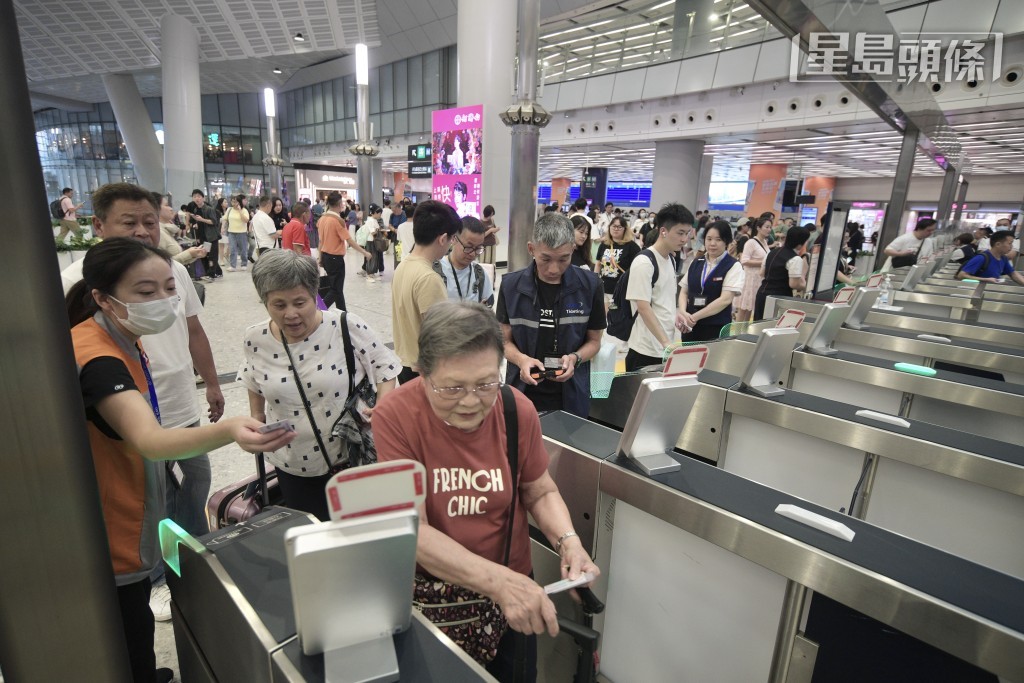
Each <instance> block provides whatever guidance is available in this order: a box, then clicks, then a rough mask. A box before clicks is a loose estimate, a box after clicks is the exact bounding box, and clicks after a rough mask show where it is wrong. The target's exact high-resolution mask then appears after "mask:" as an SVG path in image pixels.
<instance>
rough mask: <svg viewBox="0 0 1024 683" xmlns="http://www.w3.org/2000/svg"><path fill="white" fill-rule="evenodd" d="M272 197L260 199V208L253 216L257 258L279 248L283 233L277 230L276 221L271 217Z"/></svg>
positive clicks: (264, 196)
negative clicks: (267, 251) (269, 250)
mask: <svg viewBox="0 0 1024 683" xmlns="http://www.w3.org/2000/svg"><path fill="white" fill-rule="evenodd" d="M270 204H271V202H270V197H268V196H267V195H263V196H262V197H260V208H259V210H258V211H257V212H256V213H254V214H253V215H252V234H253V239H255V240H256V258H257V259H258V258H259V257H260V256H259V255H260V254H262V253H263V252H265V251H266V250H267V249H273V248H275V247H276V246H277V240H278V239H279V238H280V237H281V231H280V230H278V229H277V225H276V224H275V223H274V219H273V218H271V217H270Z"/></svg>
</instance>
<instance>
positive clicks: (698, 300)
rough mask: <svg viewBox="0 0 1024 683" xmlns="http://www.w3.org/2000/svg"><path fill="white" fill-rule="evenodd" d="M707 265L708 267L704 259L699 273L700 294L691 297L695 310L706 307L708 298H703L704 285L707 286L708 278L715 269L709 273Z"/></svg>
mask: <svg viewBox="0 0 1024 683" xmlns="http://www.w3.org/2000/svg"><path fill="white" fill-rule="evenodd" d="M708 265H709V264H708V261H707V259H705V260H704V267H703V268H702V269H701V271H700V294H701V295H700V296H697V295H696V294H695V295H694V296H693V305H694V306H695V307H696V308H704V307H705V306H707V305H708V298H707V297H706V296H704V285H705V284H707V281H708V277H710V276H711V275H712V274H714V272H715V269H714V268H712V269H711V272H710V273H709V272H708Z"/></svg>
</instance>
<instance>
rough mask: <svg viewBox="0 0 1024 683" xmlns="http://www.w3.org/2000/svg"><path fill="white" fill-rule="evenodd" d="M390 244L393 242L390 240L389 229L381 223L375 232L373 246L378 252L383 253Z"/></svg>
mask: <svg viewBox="0 0 1024 683" xmlns="http://www.w3.org/2000/svg"><path fill="white" fill-rule="evenodd" d="M389 246H391V242H390V240H388V231H387V229H385V227H384V226H383V225H380V226H378V228H377V231H376V232H374V233H373V247H374V249H376V250H377V252H378V253H380V254H383V253H384V252H385V251H387V250H388V247H389Z"/></svg>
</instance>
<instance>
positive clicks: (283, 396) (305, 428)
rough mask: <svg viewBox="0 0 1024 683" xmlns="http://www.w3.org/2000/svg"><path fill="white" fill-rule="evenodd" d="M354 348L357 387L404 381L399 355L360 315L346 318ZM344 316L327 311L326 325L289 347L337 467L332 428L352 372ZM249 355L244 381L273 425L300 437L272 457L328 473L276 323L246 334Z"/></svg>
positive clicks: (304, 470)
mask: <svg viewBox="0 0 1024 683" xmlns="http://www.w3.org/2000/svg"><path fill="white" fill-rule="evenodd" d="M346 322H347V323H348V330H349V336H350V338H351V340H352V350H353V351H354V355H355V361H356V365H355V370H356V372H355V377H354V378H353V379H354V381H355V384H356V385H358V384H359V383H360V382H361V381H362V380H363V378H364V377H366V376H367V375H369V376H370V382H371V383H380V382H385V381H387V380H390V379H394V378H396V377H398V374H399V373H400V372H401V370H402V363H401V361H399V360H398V356H396V355H395V352H394V351H392V350H391V349H389V348H388V347H386V346H384V342H383V341H382V340H381V339H380V337H378V336H377V333H376V332H374V331H373V330H372V329H370V327H369V325H367V324H366V322H365V321H363V319H362V318H360V317H359V316H357V315H355V314H353V313H348V314H347V315H346ZM340 325H341V314H340V312H338V311H336V310H329V311H324V312H323V321H322V322H321V323H320V326H319V327H318V328H316V329H315V330H314V331H313V333H312V334H310V335H309V337H308V338H306V339H304V340H302V341H301V342H297V343H294V344H288V350H289V351H290V352H291V354H292V358H294V360H295V368H296V371H297V372H298V374H299V378H300V379H301V380H302V381H303V382H304V383H305V386H304V387H303V389H304V391H305V393H306V397H307V398H308V399H309V401H310V403H311V405H312V411H311V412H312V413H313V416H314V418H315V419H316V420H317V427H319V429H320V434H321V436H322V438H323V439H324V440H325V442H326V443H325V446H327V449H328V451H330V452H329V454H328V455H329V456H330V458H331V462H332V464H333V463H334V462H337V460H338V454H339V453H340V451H341V444H340V443H339V438H340V437H334V436H332V435H331V426H332V425H333V424H334V423H335V421H336V420H337V419H338V417H340V416H341V411H342V409H343V408H344V407H345V401H346V400H347V399H348V368H347V366H346V363H345V346H344V341H343V339H342V332H341V326H340ZM244 339H245V346H244V349H243V351H244V357H243V360H242V364H241V367H240V368H239V370H238V381H239V382H241V383H242V384H243V385H244V386H245V388H246V389H248V390H249V391H252V392H254V393H256V394H259V395H260V396H262V397H263V399H264V401H265V402H266V414H267V422H268V423H270V422H277V421H278V420H288V421H290V422H291V423H292V424H294V425H295V430H296V432H297V436H296V437H295V440H294V441H292V442H291V443H290V444H288V445H287V446H285V447H284V448H280V449H278V450H277V451H274V452H273V453H268V454H267V459H268V460H269V461H270V462H271V463H272V464H273V465H274V466H275V467H281V468H284V471H286V472H288V473H289V474H294V475H296V476H300V477H312V476H317V475H320V474H325V473H326V472H327V465H326V463H325V462H324V458H323V455H321V453H320V451H319V446H318V445H317V443H316V437H315V436H314V434H313V429H312V427H311V426H310V424H309V418H308V417H306V411H305V408H304V407H303V403H302V399H301V397H300V396H299V390H298V388H297V387H296V386H295V379H294V376H293V375H292V372H291V370H290V366H289V363H288V354H287V353H286V352H285V350H284V345H283V344H281V342H280V341H278V340H277V339H276V338H275V337H274V335H273V334H271V332H270V320H269V319H268V320H264V321H263V322H260V323H257V324H255V325H252V326H251V327H249V328H248V329H247V330H246V331H245V335H244Z"/></svg>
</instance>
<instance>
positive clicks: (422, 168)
mask: <svg viewBox="0 0 1024 683" xmlns="http://www.w3.org/2000/svg"><path fill="white" fill-rule="evenodd" d="M432 175H433V174H432V173H431V172H430V159H429V157H428V158H427V160H426V161H410V162H409V177H410V178H430V177H431V176H432Z"/></svg>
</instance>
